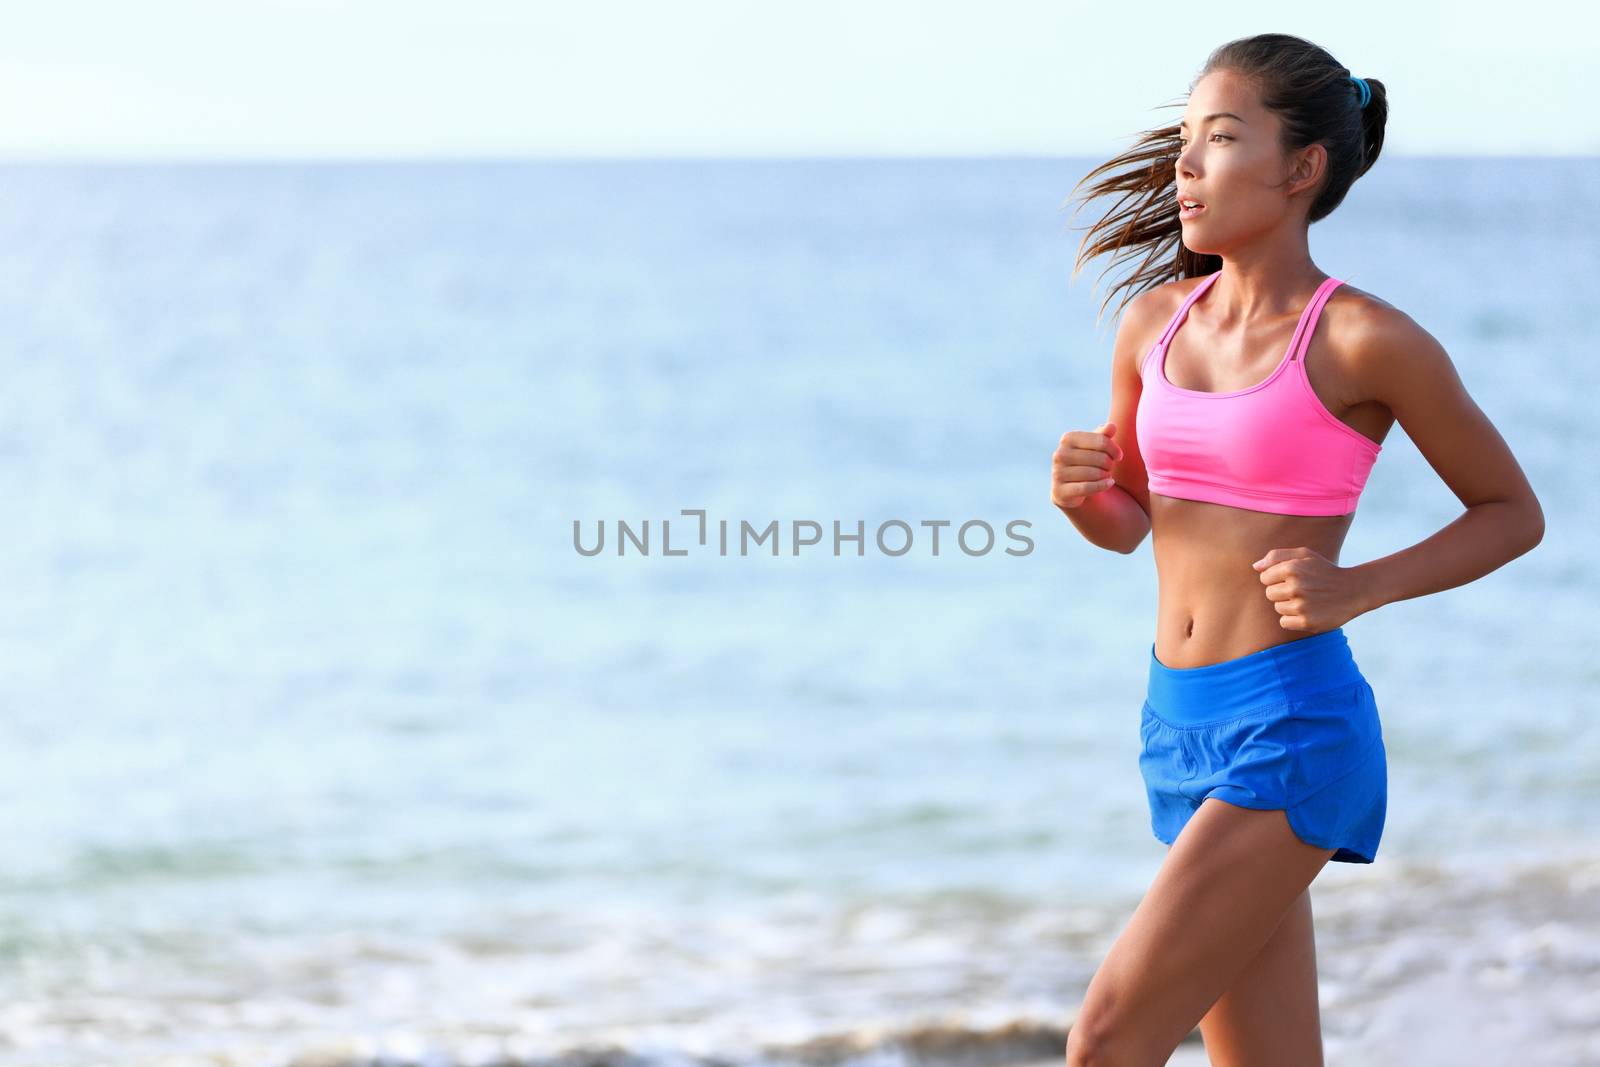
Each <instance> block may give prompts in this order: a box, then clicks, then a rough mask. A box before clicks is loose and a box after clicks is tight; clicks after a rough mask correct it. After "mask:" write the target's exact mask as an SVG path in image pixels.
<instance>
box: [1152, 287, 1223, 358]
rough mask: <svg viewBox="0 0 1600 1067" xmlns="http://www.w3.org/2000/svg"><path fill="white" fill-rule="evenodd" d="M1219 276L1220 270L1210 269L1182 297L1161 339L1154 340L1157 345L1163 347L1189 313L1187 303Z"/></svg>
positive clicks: (1192, 300)
mask: <svg viewBox="0 0 1600 1067" xmlns="http://www.w3.org/2000/svg"><path fill="white" fill-rule="evenodd" d="M1221 276H1222V272H1221V271H1220V270H1217V271H1212V272H1211V273H1210V274H1208V275H1206V280H1205V281H1203V282H1201V283H1200V284H1199V285H1197V286H1195V287H1194V290H1193V291H1192V292H1190V293H1189V295H1188V296H1186V297H1184V300H1183V303H1182V304H1180V305H1179V306H1178V311H1177V313H1176V314H1174V315H1173V316H1172V321H1170V322H1168V323H1167V328H1166V329H1165V330H1163V331H1162V333H1161V340H1160V341H1157V342H1156V343H1157V344H1158V345H1161V346H1163V347H1165V346H1166V344H1167V342H1169V341H1171V340H1172V335H1173V334H1175V333H1177V332H1178V326H1179V324H1180V323H1182V322H1183V317H1184V316H1185V315H1187V314H1189V305H1190V304H1193V303H1194V302H1195V301H1196V300H1199V299H1200V295H1201V294H1202V293H1204V292H1205V291H1206V290H1207V289H1209V288H1211V283H1213V282H1215V281H1216V280H1217V279H1218V278H1220V277H1221Z"/></svg>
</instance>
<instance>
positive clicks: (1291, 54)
mask: <svg viewBox="0 0 1600 1067" xmlns="http://www.w3.org/2000/svg"><path fill="white" fill-rule="evenodd" d="M1219 70H1226V71H1231V72H1233V73H1236V74H1240V75H1243V76H1244V77H1247V78H1249V79H1251V80H1252V81H1254V83H1255V84H1256V86H1257V87H1258V89H1259V91H1260V93H1261V103H1262V106H1263V107H1265V108H1266V109H1267V110H1269V111H1272V112H1274V113H1276V114H1277V116H1278V118H1279V120H1280V121H1281V123H1282V136H1281V138H1280V147H1281V148H1282V149H1283V151H1285V152H1293V151H1296V150H1298V149H1301V148H1304V147H1306V146H1307V145H1309V144H1314V143H1320V144H1322V145H1323V146H1324V147H1325V148H1326V149H1327V151H1328V165H1327V178H1326V180H1325V181H1324V182H1323V184H1322V188H1321V189H1320V190H1319V191H1318V192H1317V195H1316V199H1315V200H1313V201H1312V203H1311V210H1310V212H1309V213H1308V214H1307V216H1306V219H1307V222H1308V223H1310V222H1316V221H1318V220H1320V219H1323V218H1325V217H1327V215H1328V214H1329V213H1330V212H1332V211H1333V209H1334V208H1336V207H1338V206H1339V204H1340V202H1341V201H1343V200H1344V198H1345V194H1346V193H1348V192H1349V191H1350V186H1351V185H1352V184H1354V182H1355V180H1356V179H1357V178H1359V177H1361V175H1363V174H1365V173H1366V172H1367V171H1368V170H1369V169H1370V168H1371V167H1372V165H1373V164H1374V163H1376V162H1377V161H1378V153H1379V152H1380V151H1381V150H1382V148H1383V127H1384V124H1385V122H1386V120H1387V119H1388V116H1389V98H1388V93H1387V91H1386V90H1385V89H1384V85H1383V83H1382V82H1381V81H1378V80H1377V79H1376V78H1366V79H1363V80H1364V81H1365V82H1366V83H1367V87H1368V89H1369V90H1370V91H1371V94H1372V95H1371V99H1370V100H1369V101H1368V102H1367V106H1366V107H1362V106H1361V96H1360V88H1359V87H1358V86H1357V85H1356V83H1355V82H1354V81H1352V80H1351V74H1350V70H1349V68H1348V67H1345V66H1342V65H1341V64H1340V63H1339V61H1338V60H1336V59H1334V58H1333V56H1332V55H1330V54H1329V53H1328V52H1327V51H1326V50H1324V49H1322V48H1319V47H1318V46H1317V45H1314V44H1312V43H1311V42H1310V41H1307V40H1304V39H1302V38H1299V37H1294V36H1291V35H1289V34H1286V33H1262V34H1257V35H1256V36H1254V37H1241V38H1239V39H1238V40H1234V41H1229V42H1228V43H1227V44H1224V45H1221V46H1219V47H1218V48H1217V49H1216V50H1215V51H1213V52H1212V53H1211V55H1210V56H1209V57H1207V59H1206V62H1205V66H1203V67H1202V68H1201V69H1200V73H1199V74H1197V75H1195V78H1194V81H1193V82H1191V83H1190V85H1189V91H1190V92H1193V91H1194V86H1195V84H1196V83H1198V82H1199V81H1200V79H1202V78H1204V77H1205V76H1206V75H1208V74H1211V73H1212V72H1214V71H1219ZM1163 106H1165V107H1182V106H1184V105H1183V104H1182V103H1177V104H1166V105H1163ZM1179 151H1180V148H1179V144H1178V127H1177V126H1176V125H1172V126H1162V127H1159V128H1157V129H1153V130H1147V131H1146V132H1144V133H1143V134H1141V135H1139V139H1138V141H1137V142H1135V144H1134V146H1133V147H1132V148H1130V149H1128V150H1127V151H1126V152H1123V153H1122V154H1121V155H1119V156H1117V157H1116V158H1114V159H1111V160H1108V161H1106V162H1105V163H1102V164H1100V166H1098V167H1095V168H1094V169H1093V170H1091V171H1090V172H1089V173H1088V174H1086V175H1084V176H1083V177H1082V178H1081V179H1080V180H1079V181H1078V184H1077V185H1075V186H1073V193H1076V192H1077V190H1078V188H1079V186H1082V185H1083V183H1084V182H1087V181H1089V180H1090V179H1092V178H1095V177H1098V176H1101V175H1104V177H1102V178H1101V180H1100V181H1098V182H1096V183H1095V184H1093V185H1091V186H1090V187H1089V188H1088V190H1087V191H1086V193H1085V195H1084V196H1083V197H1082V198H1081V201H1080V203H1079V205H1078V209H1076V210H1074V211H1073V216H1074V217H1076V215H1077V210H1081V209H1082V207H1083V205H1084V204H1085V203H1088V202H1089V201H1090V200H1093V199H1095V198H1096V197H1099V196H1101V195H1104V194H1108V193H1117V194H1121V195H1120V199H1119V200H1118V201H1117V202H1116V203H1115V204H1114V205H1113V206H1112V208H1111V209H1110V210H1109V211H1107V212H1106V214H1105V215H1104V216H1102V217H1101V219H1100V221H1098V222H1096V223H1095V224H1094V225H1092V226H1090V227H1089V228H1088V232H1087V233H1085V234H1084V237H1083V240H1082V241H1081V242H1080V243H1079V245H1078V256H1077V262H1076V264H1075V265H1074V266H1073V270H1072V277H1073V278H1074V279H1076V278H1077V276H1078V274H1079V272H1080V271H1082V270H1083V267H1084V264H1085V263H1087V262H1088V261H1089V260H1091V259H1094V258H1095V257H1096V256H1099V255H1101V254H1102V253H1106V252H1111V253H1115V255H1114V256H1113V258H1112V263H1113V264H1117V263H1120V262H1122V261H1123V260H1127V259H1134V258H1138V259H1140V261H1141V262H1140V264H1139V267H1138V269H1137V270H1136V271H1134V272H1133V273H1132V274H1131V275H1130V276H1128V277H1127V278H1124V279H1123V280H1122V281H1120V282H1118V283H1117V284H1116V285H1115V286H1113V287H1112V288H1111V291H1110V292H1109V293H1108V294H1107V295H1106V300H1105V303H1104V304H1102V305H1101V307H1100V310H1101V312H1102V313H1103V312H1104V311H1105V307H1106V305H1107V304H1110V303H1111V299H1112V297H1114V296H1115V295H1116V294H1117V292H1118V291H1119V290H1122V289H1130V290H1132V291H1131V292H1129V293H1128V295H1127V296H1126V297H1125V298H1124V299H1123V301H1122V303H1121V304H1119V305H1118V307H1117V311H1118V312H1120V311H1121V310H1122V308H1123V307H1125V306H1126V305H1127V303H1128V301H1129V300H1132V299H1133V298H1134V297H1135V296H1137V295H1138V294H1139V293H1140V292H1141V291H1143V290H1145V289H1151V288H1154V287H1156V286H1158V285H1161V284H1162V283H1164V282H1168V281H1173V280H1176V279H1178V278H1193V277H1197V276H1199V275H1202V274H1211V273H1214V272H1215V271H1218V270H1221V269H1222V257H1221V256H1216V255H1209V254H1201V253H1198V252H1191V251H1190V250H1189V249H1187V248H1185V247H1184V245H1183V239H1182V234H1183V224H1182V223H1181V222H1179V221H1178V212H1177V209H1176V207H1175V206H1174V201H1175V199H1176V196H1177V165H1178V155H1179ZM1113 172H1114V173H1113ZM1071 200H1072V194H1068V197H1067V202H1068V203H1070V202H1071ZM1063 206H1065V205H1063ZM1102 276H1103V275H1102ZM1095 321H1096V322H1098V321H1099V318H1098V316H1097V317H1096V320H1095Z"/></svg>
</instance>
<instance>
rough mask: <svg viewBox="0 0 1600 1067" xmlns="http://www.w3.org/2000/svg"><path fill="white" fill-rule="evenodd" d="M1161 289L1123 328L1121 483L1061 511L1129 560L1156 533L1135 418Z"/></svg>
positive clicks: (1114, 357)
mask: <svg viewBox="0 0 1600 1067" xmlns="http://www.w3.org/2000/svg"><path fill="white" fill-rule="evenodd" d="M1159 310H1160V298H1159V297H1158V296H1157V290H1147V291H1146V292H1143V293H1140V294H1139V295H1138V296H1136V297H1134V298H1133V299H1132V300H1130V301H1129V302H1128V306H1127V307H1126V308H1124V309H1123V314H1122V318H1121V320H1120V321H1119V323H1118V324H1117V337H1116V343H1115V344H1114V345H1113V347H1112V354H1111V413H1110V414H1109V415H1107V416H1106V421H1107V422H1109V423H1112V424H1113V428H1112V433H1111V434H1110V436H1111V437H1112V443H1113V444H1114V445H1115V448H1113V450H1112V451H1113V455H1114V457H1115V458H1114V459H1113V460H1112V462H1111V477H1112V478H1113V479H1115V481H1116V484H1115V485H1113V486H1112V487H1111V488H1109V489H1106V490H1104V491H1102V492H1098V493H1093V494H1091V495H1089V496H1086V497H1084V498H1083V501H1082V502H1081V503H1079V504H1078V505H1077V506H1075V507H1070V508H1066V507H1062V506H1061V505H1060V504H1057V505H1056V507H1057V508H1059V509H1060V510H1061V513H1062V514H1063V515H1065V516H1066V517H1067V518H1068V519H1069V520H1071V522H1072V525H1073V526H1075V527H1077V529H1078V532H1079V533H1081V534H1083V536H1084V539H1085V540H1087V541H1088V542H1089V543H1090V544H1092V545H1095V546H1096V547H1098V548H1104V549H1107V550H1109V551H1112V552H1121V553H1122V554H1124V555H1129V554H1131V553H1133V552H1134V551H1135V550H1136V549H1137V548H1138V547H1139V545H1140V544H1142V543H1143V542H1144V539H1145V536H1146V535H1147V534H1148V533H1149V532H1150V492H1149V489H1148V486H1147V483H1148V476H1147V475H1146V474H1145V469H1144V460H1143V459H1142V458H1141V457H1140V455H1139V439H1138V433H1137V428H1136V427H1135V425H1134V413H1135V411H1136V410H1137V409H1138V406H1139V389H1140V385H1141V382H1140V380H1139V363H1140V359H1141V357H1142V356H1143V355H1144V354H1145V353H1146V352H1147V351H1148V350H1149V347H1150V345H1151V344H1152V343H1153V342H1154V341H1155V339H1156V335H1157V334H1159V333H1160V330H1161V324H1162V322H1164V321H1165V320H1164V319H1162V318H1161V317H1160V316H1159V315H1158V314H1156V312H1158V311H1159Z"/></svg>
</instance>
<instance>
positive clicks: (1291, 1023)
mask: <svg viewBox="0 0 1600 1067" xmlns="http://www.w3.org/2000/svg"><path fill="white" fill-rule="evenodd" d="M1200 1033H1201V1035H1202V1036H1203V1037H1204V1038H1205V1043H1206V1055H1207V1056H1209V1057H1210V1059H1211V1065H1212V1067H1271V1065H1273V1064H1279V1063H1293V1064H1296V1065H1297V1067H1322V1021H1321V1016H1320V1015H1319V1009H1318V1005H1317V949H1316V941H1315V939H1314V937H1313V931H1312V925H1311V890H1310V889H1307V890H1306V891H1305V892H1303V893H1301V894H1300V896H1299V897H1298V898H1297V899H1296V900H1295V902H1294V903H1293V904H1291V905H1290V906H1289V912H1288V914H1287V915H1285V916H1284V917H1283V921H1282V922H1280V923H1279V924H1278V928H1277V930H1275V931H1274V932H1273V934H1272V938H1271V939H1270V940H1269V941H1268V942H1267V944H1266V947H1265V948H1263V949H1262V950H1261V951H1260V952H1259V953H1258V954H1257V955H1256V958H1255V959H1253V960H1251V961H1250V962H1249V964H1247V965H1246V966H1245V969H1244V971H1243V972H1241V973H1240V974H1239V976H1238V977H1237V978H1235V979H1234V980H1233V984H1232V985H1230V986H1228V990H1227V992H1225V993H1223V994H1222V996H1221V997H1219V998H1218V999H1217V1002H1216V1003H1215V1004H1213V1005H1212V1006H1211V1010H1210V1011H1209V1012H1207V1013H1206V1017H1205V1018H1203V1019H1201V1020H1200Z"/></svg>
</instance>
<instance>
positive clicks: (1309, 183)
mask: <svg viewBox="0 0 1600 1067" xmlns="http://www.w3.org/2000/svg"><path fill="white" fill-rule="evenodd" d="M1327 169H1328V149H1327V147H1326V146H1325V145H1322V144H1318V143H1315V142H1314V143H1312V144H1308V145H1306V146H1305V147H1304V148H1302V149H1300V151H1298V152H1296V153H1295V154H1294V158H1293V160H1292V161H1291V163H1290V166H1289V195H1290V196H1293V195H1295V194H1296V193H1300V192H1306V191H1309V190H1311V189H1315V188H1316V187H1317V183H1318V182H1320V181H1321V180H1322V175H1323V172H1324V171H1326V170H1327Z"/></svg>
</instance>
